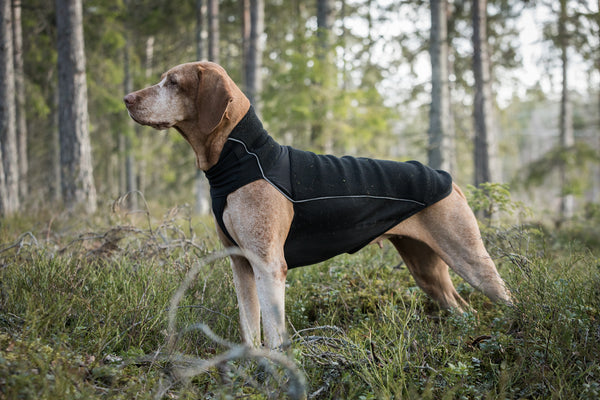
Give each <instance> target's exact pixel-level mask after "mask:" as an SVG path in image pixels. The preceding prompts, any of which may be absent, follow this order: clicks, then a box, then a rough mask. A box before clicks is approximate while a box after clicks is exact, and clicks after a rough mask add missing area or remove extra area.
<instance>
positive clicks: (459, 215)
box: [387, 185, 511, 304]
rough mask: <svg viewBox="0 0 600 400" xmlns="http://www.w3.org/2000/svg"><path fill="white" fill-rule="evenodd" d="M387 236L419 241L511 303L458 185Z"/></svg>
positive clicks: (482, 288)
mask: <svg viewBox="0 0 600 400" xmlns="http://www.w3.org/2000/svg"><path fill="white" fill-rule="evenodd" d="M387 234H388V235H387V237H390V236H392V237H393V236H401V237H403V238H413V239H416V240H417V241H420V242H422V243H424V244H426V245H427V246H429V248H431V250H433V251H434V252H435V253H436V254H437V255H438V256H439V257H440V258H441V259H442V260H443V261H444V262H445V263H446V264H447V265H448V266H449V267H450V268H451V269H452V270H453V271H454V272H456V273H457V274H458V275H459V276H460V277H461V278H463V279H464V280H465V281H467V282H468V283H469V284H470V285H471V286H473V287H474V288H475V289H477V290H479V291H481V292H483V294H485V295H486V296H487V297H489V298H490V299H491V300H492V301H495V302H500V303H507V304H510V303H511V299H510V292H509V291H508V290H507V288H506V286H505V284H504V281H503V280H502V278H501V277H500V275H499V274H498V271H497V270H496V266H495V265H494V261H493V260H492V258H491V257H490V255H489V254H488V252H487V250H486V249H485V247H484V245H483V240H482V238H481V233H480V232H479V227H478V225H477V220H476V219H475V215H474V214H473V211H471V208H470V207H469V205H468V203H467V200H466V199H465V196H464V195H463V194H462V192H461V191H460V189H459V188H458V186H456V185H454V190H453V191H452V193H450V194H449V195H448V196H447V197H446V198H444V199H442V200H440V201H438V202H437V203H435V204H433V205H431V206H430V207H427V208H426V209H424V210H423V211H421V212H419V213H417V214H415V215H413V216H412V217H410V218H408V219H406V220H404V221H403V222H401V223H400V224H398V225H396V226H395V227H394V228H392V229H391V230H390V231H389V232H387Z"/></svg>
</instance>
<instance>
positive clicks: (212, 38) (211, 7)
mask: <svg viewBox="0 0 600 400" xmlns="http://www.w3.org/2000/svg"><path fill="white" fill-rule="evenodd" d="M207 8H208V12H207V14H208V19H209V21H208V43H209V44H208V59H209V60H210V61H215V62H216V60H217V59H218V53H219V4H218V2H217V0H208V3H207ZM203 15H204V4H203V1H202V0H197V1H196V23H197V25H196V40H197V43H196V58H197V59H198V60H202V59H203V58H204V54H203V51H204V45H203V37H204V24H203V22H204V19H203ZM194 192H195V194H196V199H195V205H194V208H195V211H196V213H197V214H199V215H206V214H208V213H209V212H210V200H209V199H210V191H209V186H208V182H207V180H206V177H205V176H204V173H203V172H202V171H201V170H200V169H198V170H197V171H196V176H195V178H194Z"/></svg>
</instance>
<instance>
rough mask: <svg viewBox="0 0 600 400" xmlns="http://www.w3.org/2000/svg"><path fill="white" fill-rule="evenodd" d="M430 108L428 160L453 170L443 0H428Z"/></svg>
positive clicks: (437, 165)
mask: <svg viewBox="0 0 600 400" xmlns="http://www.w3.org/2000/svg"><path fill="white" fill-rule="evenodd" d="M430 4H431V31H430V44H429V46H430V47H429V54H430V57H431V108H430V110H429V149H428V160H429V165H430V166H431V167H432V168H436V169H444V170H447V171H451V170H452V163H451V159H452V153H453V150H452V142H453V141H452V138H451V136H450V135H451V128H450V118H451V117H450V90H449V87H448V42H447V38H448V28H447V20H446V8H447V1H446V0H431V2H430Z"/></svg>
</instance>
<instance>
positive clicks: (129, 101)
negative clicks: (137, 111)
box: [123, 93, 137, 107]
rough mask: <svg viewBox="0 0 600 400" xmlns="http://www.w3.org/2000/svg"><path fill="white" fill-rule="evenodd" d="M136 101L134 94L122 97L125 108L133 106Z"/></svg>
mask: <svg viewBox="0 0 600 400" xmlns="http://www.w3.org/2000/svg"><path fill="white" fill-rule="evenodd" d="M136 100H137V96H136V95H135V93H129V94H128V95H127V96H125V97H123V101H124V102H125V105H126V106H127V107H129V106H131V105H133V104H134V103H135V102H136Z"/></svg>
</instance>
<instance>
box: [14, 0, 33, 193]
mask: <svg viewBox="0 0 600 400" xmlns="http://www.w3.org/2000/svg"><path fill="white" fill-rule="evenodd" d="M12 8H13V10H12V11H13V43H14V66H15V96H16V97H15V99H16V118H17V122H16V128H17V153H18V159H19V194H20V197H21V199H22V200H24V199H26V198H27V195H28V193H29V181H28V179H27V173H28V170H29V163H28V158H27V123H26V114H25V73H24V71H23V32H22V29H21V0H12Z"/></svg>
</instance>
